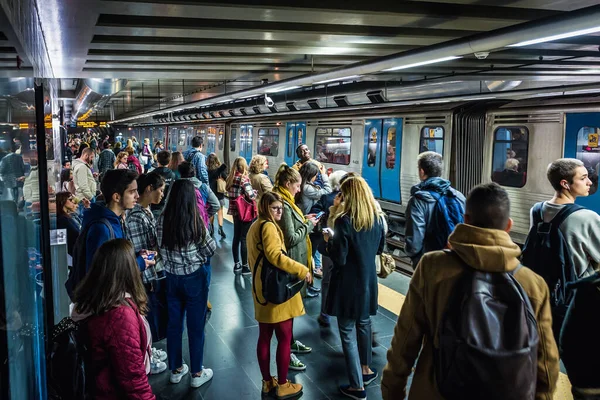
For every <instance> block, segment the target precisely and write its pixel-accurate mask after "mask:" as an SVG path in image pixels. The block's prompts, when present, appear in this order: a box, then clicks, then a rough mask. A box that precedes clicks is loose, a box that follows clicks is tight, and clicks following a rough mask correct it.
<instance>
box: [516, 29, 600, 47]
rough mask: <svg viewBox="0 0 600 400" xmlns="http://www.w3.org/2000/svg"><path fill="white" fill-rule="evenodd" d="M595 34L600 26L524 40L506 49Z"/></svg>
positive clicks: (599, 30)
mask: <svg viewBox="0 0 600 400" xmlns="http://www.w3.org/2000/svg"><path fill="white" fill-rule="evenodd" d="M596 32H600V26H596V27H594V28H588V29H581V30H578V31H572V32H566V33H560V34H558V35H552V36H545V37H542V38H539V39H531V40H526V41H524V42H519V43H515V44H511V45H509V46H508V47H523V46H530V45H532V44H538V43H545V42H552V41H554V40H560V39H566V38H570V37H574V36H581V35H588V34H590V33H596Z"/></svg>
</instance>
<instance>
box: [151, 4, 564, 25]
mask: <svg viewBox="0 0 600 400" xmlns="http://www.w3.org/2000/svg"><path fill="white" fill-rule="evenodd" d="M143 2H145V3H161V4H164V3H167V4H181V5H200V6H203V5H206V6H232V7H239V6H242V7H261V8H270V9H290V10H294V9H307V8H308V9H313V10H323V11H326V10H334V11H345V12H369V13H373V12H384V13H395V14H404V15H427V16H428V17H437V18H443V19H446V18H456V17H468V18H486V19H503V20H509V21H524V20H532V19H537V18H544V17H549V16H552V15H556V14H559V13H561V12H562V11H558V10H543V9H537V8H523V7H502V6H490V5H481V4H450V3H438V2H433V1H407V0H405V1H389V0H372V1H364V0H328V1H322V0H303V1H302V2H298V3H297V4H299V6H296V7H294V6H292V5H290V3H289V2H282V1H281V0H220V1H218V2H210V1H206V0H144V1H143Z"/></svg>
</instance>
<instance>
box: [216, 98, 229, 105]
mask: <svg viewBox="0 0 600 400" xmlns="http://www.w3.org/2000/svg"><path fill="white" fill-rule="evenodd" d="M230 101H231V99H225V100H221V101H217V103H216V104H221V103H228V102H230Z"/></svg>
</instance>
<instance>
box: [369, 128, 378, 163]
mask: <svg viewBox="0 0 600 400" xmlns="http://www.w3.org/2000/svg"><path fill="white" fill-rule="evenodd" d="M378 133H379V132H378V131H377V128H375V127H373V128H371V129H370V130H369V148H368V149H367V166H368V167H374V166H375V163H376V162H377V136H378V135H377V134H378Z"/></svg>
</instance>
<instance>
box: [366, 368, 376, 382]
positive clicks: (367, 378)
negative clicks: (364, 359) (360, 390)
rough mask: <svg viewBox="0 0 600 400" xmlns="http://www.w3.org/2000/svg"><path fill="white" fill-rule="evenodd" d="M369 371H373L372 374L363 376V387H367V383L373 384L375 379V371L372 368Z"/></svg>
mask: <svg viewBox="0 0 600 400" xmlns="http://www.w3.org/2000/svg"><path fill="white" fill-rule="evenodd" d="M371 371H373V373H372V374H366V375H365V374H363V385H365V386H367V385H368V384H369V383H371V382H373V381H374V380H375V379H377V370H376V369H374V368H371Z"/></svg>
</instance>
